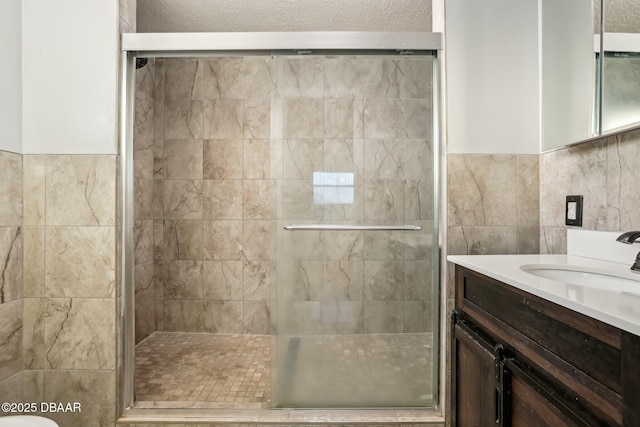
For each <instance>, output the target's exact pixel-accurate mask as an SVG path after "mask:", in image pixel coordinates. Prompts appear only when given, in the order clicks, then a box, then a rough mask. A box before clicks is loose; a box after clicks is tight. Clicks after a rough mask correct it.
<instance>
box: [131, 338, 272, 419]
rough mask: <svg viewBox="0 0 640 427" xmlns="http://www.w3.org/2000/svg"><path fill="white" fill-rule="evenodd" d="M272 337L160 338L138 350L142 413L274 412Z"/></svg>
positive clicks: (137, 382) (137, 384) (138, 395)
mask: <svg viewBox="0 0 640 427" xmlns="http://www.w3.org/2000/svg"><path fill="white" fill-rule="evenodd" d="M270 347H271V337H270V336H269V335H226V334H207V333H185V332H155V333H153V334H152V335H151V336H150V337H148V338H147V339H146V340H144V341H142V342H141V343H140V344H138V345H137V346H136V374H135V375H136V379H135V389H136V397H135V399H136V405H135V406H136V407H142V408H144V407H147V408H148V407H162V408H176V407H177V408H188V407H199V408H243V409H244V408H251V409H259V408H268V407H269V396H270V390H269V388H270V383H269V379H270V371H271V362H270V360H269V359H270V357H269V354H270V352H271V351H270Z"/></svg>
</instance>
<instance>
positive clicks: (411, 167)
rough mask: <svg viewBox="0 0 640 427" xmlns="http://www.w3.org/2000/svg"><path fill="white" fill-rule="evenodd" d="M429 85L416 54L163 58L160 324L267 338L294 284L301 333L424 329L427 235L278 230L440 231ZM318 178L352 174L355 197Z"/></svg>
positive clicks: (159, 90) (157, 176)
mask: <svg viewBox="0 0 640 427" xmlns="http://www.w3.org/2000/svg"><path fill="white" fill-rule="evenodd" d="M430 75H431V62H430V61H429V60H418V59H398V58H393V59H388V58H352V57H349V58H345V57H308V58H300V57H295V58H287V57H279V58H274V59H272V58H268V57H248V58H215V59H173V58H172V59H166V60H164V61H162V60H157V61H156V70H155V87H156V91H155V92H154V105H155V107H154V123H153V127H154V142H153V145H154V151H155V156H154V159H155V160H154V168H153V176H154V180H153V183H152V186H153V197H152V198H151V199H152V200H151V201H147V205H151V209H152V214H153V218H154V226H153V236H154V238H153V240H154V256H155V277H156V280H155V283H156V287H155V296H156V313H157V316H156V328H157V329H158V330H183V331H208V332H224V333H270V332H271V331H272V328H273V326H272V324H273V322H274V320H275V319H273V308H274V307H273V304H274V297H275V285H276V278H278V279H281V280H284V277H283V275H284V276H285V277H288V278H292V280H294V283H292V284H291V286H290V289H293V291H292V293H293V295H291V296H292V298H293V300H292V301H296V302H297V303H298V304H297V305H295V307H294V308H293V310H292V312H293V314H292V315H293V316H294V317H295V316H298V317H297V318H296V319H295V320H297V323H298V324H300V325H309V324H310V321H311V320H316V321H318V320H319V323H314V324H319V325H323V324H324V325H325V326H321V327H322V328H324V330H325V331H327V332H331V331H333V332H334V333H335V332H343V333H347V332H348V333H353V332H403V331H410V332H417V331H425V330H428V329H429V328H430V325H429V319H427V317H428V315H427V314H426V313H428V306H429V305H430V295H431V291H430V289H429V286H428V285H427V284H426V282H428V279H429V278H430V270H431V264H430V251H429V249H430V245H431V240H430V233H429V232H424V233H417V234H416V235H412V236H406V235H398V234H393V233H379V234H373V233H372V234H370V235H369V234H365V233H357V232H356V233H342V234H339V233H325V235H324V236H323V235H322V234H321V233H317V232H303V233H294V232H283V231H282V228H281V226H282V225H283V223H284V222H283V221H287V222H297V223H310V222H322V221H324V222H334V223H335V222H343V223H367V224H382V223H392V224H401V223H405V222H407V221H408V222H412V223H416V224H420V225H423V226H424V228H425V230H430V229H431V225H432V219H433V209H432V207H431V205H432V203H431V199H432V194H433V193H432V188H433V178H432V171H431V163H432V162H431V152H432V148H431V121H430V117H431V114H430V112H431V85H430ZM314 172H326V173H343V172H344V173H348V174H350V176H351V177H352V179H353V183H352V184H351V188H350V189H349V190H347V191H352V194H353V200H351V201H348V202H345V203H340V204H327V203H324V204H321V203H317V201H318V200H316V202H314V181H313V178H314ZM316 184H317V183H316ZM145 185H148V184H145ZM318 191H319V190H318V189H317V188H316V192H318ZM278 248H279V251H277V249H278ZM277 252H278V253H279V254H281V255H278V256H280V258H279V259H278V260H277V261H278V263H276V253H277ZM276 269H278V271H276ZM281 296H282V295H281ZM279 298H280V296H279ZM279 301H282V299H281V298H280V299H279ZM292 307H293V305H292ZM425 307H427V309H425ZM303 313H304V314H303ZM299 316H303V317H304V316H306V318H300V317H299ZM316 327H317V326H316Z"/></svg>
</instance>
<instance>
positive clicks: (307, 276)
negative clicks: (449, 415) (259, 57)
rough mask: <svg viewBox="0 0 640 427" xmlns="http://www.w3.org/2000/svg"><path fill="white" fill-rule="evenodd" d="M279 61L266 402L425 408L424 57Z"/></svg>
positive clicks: (429, 345)
mask: <svg viewBox="0 0 640 427" xmlns="http://www.w3.org/2000/svg"><path fill="white" fill-rule="evenodd" d="M276 68H277V71H276V79H275V80H276V87H277V88H276V90H275V93H276V94H277V96H278V97H279V99H278V100H277V101H276V102H275V103H274V104H272V105H278V106H279V107H278V108H281V112H280V116H281V118H282V120H277V119H276V120H272V124H273V123H275V124H277V123H281V129H275V132H274V129H272V133H273V134H276V135H277V134H281V136H282V138H281V141H280V142H281V144H280V146H281V147H282V151H281V153H280V154H281V155H280V156H279V158H280V160H281V162H282V169H281V170H282V176H281V179H280V181H279V189H280V190H279V195H280V219H281V221H280V225H281V227H279V228H280V230H279V237H278V256H277V258H278V274H277V298H276V299H277V301H276V305H277V316H276V317H277V325H276V328H277V336H276V338H275V348H274V356H275V357H274V358H273V373H274V376H273V381H272V385H273V387H272V390H273V392H272V406H273V407H298V408H319V407H322V408H359V407H425V406H431V405H432V404H433V396H434V384H435V381H434V378H432V372H433V363H434V361H433V360H432V355H433V351H432V350H433V346H434V343H433V333H432V332H433V328H434V327H437V325H434V323H435V322H434V321H433V318H434V317H433V316H434V313H435V312H436V311H435V308H434V307H435V306H436V305H437V301H436V299H437V298H434V295H435V294H434V286H436V285H435V284H434V281H433V277H434V275H433V274H432V265H434V255H435V254H434V251H433V250H432V248H433V239H434V231H433V230H434V221H433V218H434V216H433V212H434V209H433V199H434V197H433V188H434V168H433V165H434V160H433V158H432V157H433V155H432V153H433V149H432V142H431V139H432V138H431V134H432V131H431V81H432V79H431V69H432V59H431V57H396V56H393V57H390V56H380V57H372V56H339V57H336V56H307V57H279V58H278V60H277V67H276ZM276 114H279V113H278V112H276ZM405 225H411V226H414V227H408V229H406V230H405V229H403V228H404V226H405ZM285 226H286V227H287V228H289V229H285ZM295 226H300V227H295ZM303 226H307V227H308V226H312V228H314V229H311V230H309V229H305V228H304V227H303ZM317 226H324V227H325V229H322V227H317ZM317 228H319V229H317ZM327 228H328V229H327ZM387 228H388V229H387ZM436 264H437V262H436Z"/></svg>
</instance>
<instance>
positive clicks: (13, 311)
mask: <svg viewBox="0 0 640 427" xmlns="http://www.w3.org/2000/svg"><path fill="white" fill-rule="evenodd" d="M0 197H1V198H0V271H2V275H0V319H2V320H1V321H0V401H2V402H7V401H9V402H20V401H22V399H23V397H24V396H23V384H22V381H23V371H22V369H23V368H22V364H23V356H22V345H23V329H24V317H23V312H22V306H23V298H22V297H23V292H22V280H23V266H22V247H23V226H22V224H23V219H22V155H20V154H15V153H9V152H6V151H0ZM1 415H2V414H1V413H0V416H1Z"/></svg>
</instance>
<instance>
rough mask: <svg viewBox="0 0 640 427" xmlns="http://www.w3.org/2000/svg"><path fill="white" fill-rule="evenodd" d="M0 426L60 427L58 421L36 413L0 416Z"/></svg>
mask: <svg viewBox="0 0 640 427" xmlns="http://www.w3.org/2000/svg"><path fill="white" fill-rule="evenodd" d="M0 427H59V426H58V423H56V422H55V421H53V420H50V419H49V418H43V417H36V416H34V415H11V416H8V417H0Z"/></svg>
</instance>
